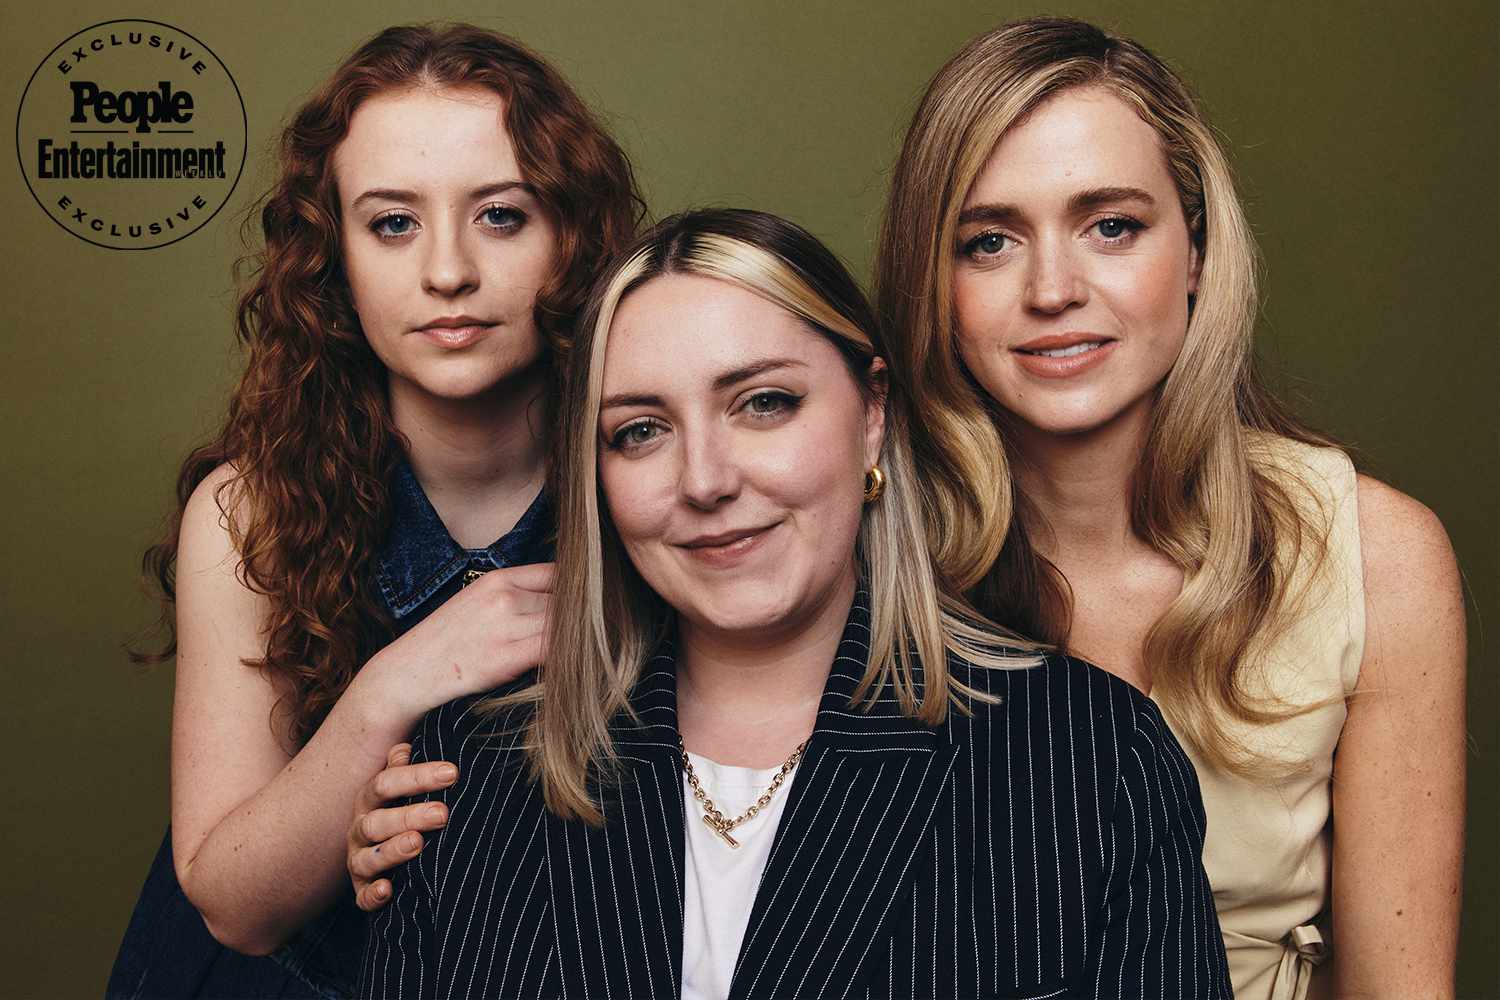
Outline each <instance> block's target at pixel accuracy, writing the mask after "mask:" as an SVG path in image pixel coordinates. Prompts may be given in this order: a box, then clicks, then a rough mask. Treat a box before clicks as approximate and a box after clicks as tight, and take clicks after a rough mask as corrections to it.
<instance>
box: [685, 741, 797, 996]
mask: <svg viewBox="0 0 1500 1000" xmlns="http://www.w3.org/2000/svg"><path fill="white" fill-rule="evenodd" d="M688 759H689V760H690V761H692V763H693V770H694V771H695V772H696V773H697V775H698V782H699V784H701V785H702V786H703V790H704V791H705V792H707V793H708V797H709V798H710V799H712V800H713V802H714V805H716V806H718V808H719V812H721V813H723V814H724V815H725V816H727V817H729V818H730V819H733V818H734V817H736V816H738V815H740V814H741V813H743V812H744V811H745V810H746V809H748V808H750V806H751V805H753V804H754V803H755V800H756V799H759V798H760V796H761V793H763V792H764V791H765V790H766V789H767V788H768V787H769V786H770V784H771V781H772V779H774V778H775V777H776V772H777V771H779V770H781V767H780V765H778V766H776V767H772V768H768V769H766V770H755V769H752V768H748V767H728V766H726V765H724V764H716V763H714V762H713V761H711V760H709V759H708V758H707V757H700V756H698V755H697V754H695V753H689V754H688ZM796 776H797V772H796V771H795V770H793V771H792V773H791V774H789V775H787V779H786V781H784V782H782V784H781V787H780V788H778V789H776V794H775V795H773V796H771V802H770V804H769V805H767V806H766V808H764V809H762V810H761V811H760V812H759V813H757V814H756V815H755V816H754V818H752V819H751V820H750V821H749V822H748V823H745V824H743V825H742V826H737V827H735V828H734V829H733V830H731V831H730V833H729V835H730V836H731V837H733V838H734V839H735V840H737V841H739V845H740V846H739V847H738V848H733V847H730V846H729V845H728V844H726V843H725V842H724V841H723V840H722V839H720V837H719V835H718V834H717V833H715V832H714V831H713V830H712V829H711V828H710V827H709V826H708V824H706V823H704V822H703V805H702V803H700V802H699V801H698V800H697V799H696V798H694V797H693V789H692V787H691V786H690V785H688V783H687V774H686V772H684V774H683V778H682V792H683V795H685V796H686V797H687V815H686V821H687V837H686V838H685V840H686V852H685V853H686V869H687V871H686V880H685V884H684V888H683V927H682V1000H724V998H725V997H727V996H728V995H729V983H730V980H731V979H732V978H733V977H734V963H735V961H736V960H737V959H738V958H739V955H740V943H741V942H742V941H743V940H744V937H745V927H746V925H747V924H749V922H750V907H751V905H752V904H754V902H755V893H756V891H757V890H759V888H760V876H761V873H762V872H764V871H765V870H766V861H767V860H768V859H769V858H770V856H771V841H772V840H773V839H775V837H776V827H777V825H778V824H780V822H781V812H782V810H783V809H784V808H785V807H786V800H787V797H788V795H789V793H790V792H791V788H792V781H793V780H794V779H795V778H796Z"/></svg>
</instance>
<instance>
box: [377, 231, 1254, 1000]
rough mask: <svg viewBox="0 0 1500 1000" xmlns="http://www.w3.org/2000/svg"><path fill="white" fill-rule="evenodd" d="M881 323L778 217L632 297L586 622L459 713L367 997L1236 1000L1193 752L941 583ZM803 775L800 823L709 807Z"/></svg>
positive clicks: (1116, 693)
mask: <svg viewBox="0 0 1500 1000" xmlns="http://www.w3.org/2000/svg"><path fill="white" fill-rule="evenodd" d="M874 329H875V326H874V323H873V322H872V320H871V317H870V313H869V310H868V307H867V306H866V305H865V303H864V300H863V298H862V296H861V294H860V292H859V290H858V288H857V286H856V285H855V284H854V282H853V281H852V279H850V278H849V276H848V274H847V272H846V271H845V270H844V269H843V267H842V265H840V264H839V263H838V261H837V260H836V259H835V258H834V257H833V256H832V255H831V254H829V253H828V251H827V250H826V249H824V248H823V247H822V246H821V244H819V243H818V242H817V241H816V240H815V239H814V238H813V237H811V236H810V235H808V234H807V233H805V232H804V231H802V230H801V229H799V228H797V227H795V226H793V225H791V224H790V223H787V222H784V221H782V220H780V219H776V218H775V217H772V216H767V215H763V214H761V213H755V212H745V211H714V212H697V213H689V214H685V215H682V216H676V217H673V218H671V219H668V220H666V221H664V222H662V223H661V224H660V225H658V226H657V227H656V228H655V229H654V230H653V231H652V232H651V233H649V234H647V235H646V236H644V237H642V239H641V240H640V241H638V243H637V244H636V245H635V247H634V248H633V250H632V251H631V252H628V253H627V254H626V255H624V257H623V258H622V259H621V261H620V262H619V263H618V264H617V265H616V266H615V267H614V268H613V269H612V270H611V271H610V272H609V273H608V274H606V275H605V276H604V277H603V278H602V279H601V281H600V283H599V285H598V286H597V287H596V289H595V292H594V295H593V297H592V298H591V304H590V307H589V309H588V310H587V313H586V315H585V320H584V323H583V325H582V326H581V328H580V334H579V339H578V342H577V344H576V345H575V354H574V356H573V357H572V358H571V359H570V366H569V376H568V379H569V381H568V386H567V388H566V391H565V392H564V402H563V414H562V418H563V449H564V451H563V454H562V456H561V460H560V462H559V465H558V469H557V472H558V476H557V481H558V500H559V511H560V525H559V537H558V573H557V583H556V589H555V591H554V593H555V595H556V597H555V602H556V603H555V605H554V606H555V607H566V608H573V609H576V611H575V613H573V614H569V615H566V616H561V615H557V616H553V618H552V619H551V621H550V623H549V634H550V642H551V645H550V650H549V656H548V660H547V663H546V666H545V667H544V668H543V669H542V671H541V673H540V676H538V675H527V676H525V677H522V678H519V679H518V680H517V681H516V682H515V683H514V684H512V685H510V686H509V687H507V688H505V689H503V690H501V691H498V692H495V693H494V694H493V695H492V696H490V697H486V698H468V699H463V700H460V701H458V702H454V703H451V704H449V705H446V706H444V707H443V708H441V709H439V710H437V711H435V712H433V713H431V714H429V715H428V716H427V718H426V719H425V720H424V722H423V724H422V726H421V728H420V730H419V732H418V733H417V735H416V737H415V738H414V740H413V760H416V761H419V762H420V761H423V760H447V761H452V762H453V763H455V764H456V765H457V767H458V770H459V773H460V778H459V780H458V781H457V782H456V783H455V784H453V785H450V786H449V787H447V788H445V789H444V790H442V791H441V792H438V793H434V794H432V795H431V796H429V797H430V798H433V799H438V800H441V801H442V802H443V803H444V804H445V806H446V808H447V809H448V812H449V821H448V823H447V825H446V827H445V828H444V829H443V830H441V831H439V832H438V833H436V834H434V835H432V836H431V837H430V839H429V840H428V842H427V844H426V846H425V848H424V850H423V852H422V853H421V854H420V855H419V856H418V857H417V858H416V859H415V860H413V861H411V862H409V863H408V864H407V865H405V866H403V867H402V868H399V869H397V870H396V871H395V872H394V873H393V882H394V887H395V889H394V895H393V898H392V900H391V902H390V905H388V906H387V907H385V908H384V909H383V910H382V911H381V912H380V913H379V914H378V915H377V916H376V917H375V919H374V921H373V923H372V926H371V934H370V940H369V946H368V949H367V953H366V956H365V962H364V971H363V975H362V981H361V994H362V995H368V996H377V997H411V998H416V997H450V996H503V997H536V998H542V997H558V996H568V997H605V998H615V997H629V998H646V997H663V998H666V997H672V998H675V997H678V996H685V997H706V996H730V997H736V998H742V997H743V998H749V997H790V996H795V997H816V996H838V997H844V996H860V997H873V996H903V997H907V996H909V997H977V996H1002V997H1032V998H1044V997H1045V998H1053V997H1065V996H1066V997H1072V996H1086V997H1128V996H1174V997H1175V996H1192V997H1227V996H1229V995H1230V991H1229V986H1228V980H1227V973H1226V968H1225V963H1224V953H1223V947H1222V943H1221V939H1220V935H1219V929H1218V924H1217V921H1216V918H1215V916H1214V911H1213V905H1212V898H1211V895H1210V892H1209V887H1208V883H1207V880H1206V879H1205V877H1204V874H1203V870H1202V866H1201V864H1200V861H1199V854H1200V852H1201V849H1202V843H1203V812H1202V804H1201V801H1200V798H1199V793H1198V785H1197V779H1196V778H1195V776H1194V774H1193V772H1192V768H1191V766H1190V765H1189V764H1188V762H1187V759H1186V757H1185V756H1184V755H1183V753H1182V750H1181V748H1180V747H1179V746H1178V744H1177V743H1176V741H1175V740H1174V739H1173V737H1172V736H1171V734H1170V733H1169V732H1168V731H1167V729H1166V727H1165V726H1164V725H1163V723H1162V719H1161V715H1160V713H1159V712H1158V711H1157V710H1156V708H1155V707H1154V706H1153V705H1152V704H1151V702H1150V701H1148V700H1147V699H1145V698H1144V697H1142V696H1141V695H1140V694H1138V693H1137V692H1136V691H1135V690H1134V689H1133V688H1131V687H1130V685H1128V684H1126V683H1124V682H1123V681H1120V680H1117V679H1115V678H1113V677H1111V676H1110V675H1108V674H1106V673H1104V672H1103V671H1100V670H1098V669H1096V668H1094V667H1091V666H1089V665H1087V664H1084V663H1082V662H1080V661H1077V660H1073V659H1069V658H1067V657H1063V656H1057V655H1052V654H1049V653H1045V652H1043V651H1040V650H1037V649H1034V648H1031V647H1028V646H1027V645H1026V644H1024V643H1021V642H1019V641H1017V640H1014V639H1006V638H1002V637H1000V636H999V635H997V634H996V632H995V630H993V629H991V630H990V631H984V630H982V629H980V628H979V627H978V625H977V624H976V621H977V619H975V618H973V617H972V616H968V615H965V614H964V613H963V612H962V610H961V608H960V606H959V605H957V604H955V603H954V602H952V601H949V600H947V599H945V598H942V597H941V596H940V594H939V591H938V589H937V587H936V585H935V582H934V576H933V572H932V570H931V568H930V565H929V564H928V561H927V556H926V550H925V546H924V544H923V542H922V540H921V535H920V531H921V522H920V511H919V510H918V508H917V506H916V496H917V493H916V488H915V486H916V484H915V477H914V467H913V463H912V460H911V457H910V454H909V452H908V450H907V445H906V439H905V435H906V430H905V426H904V419H905V418H904V416H903V411H902V409H901V406H900V405H899V402H900V401H899V400H898V399H896V398H895V397H894V391H895V390H893V389H892V387H891V386H890V385H889V384H888V382H887V379H886V377H885V370H884V363H883V361H882V360H881V355H882V353H883V352H882V351H881V349H880V345H879V343H878V342H877V341H875V340H874V339H873V338H872V331H874ZM606 343H607V344H608V352H607V353H606ZM667 358H670V359H671V364H663V363H662V362H663V360H664V359H667ZM601 499H602V501H603V503H602V504H601V502H600V501H601ZM690 761H691V762H695V763H694V766H693V767H692V769H688V763H689V762H690ZM778 763H780V764H781V765H782V766H781V767H780V769H779V778H778V780H776V781H774V782H773V783H772V784H771V786H770V788H769V790H768V792H767V793H766V794H764V795H762V796H761V798H760V799H759V800H758V801H757V802H756V808H757V810H759V811H760V812H764V813H766V814H770V815H774V816H779V820H778V821H776V822H764V823H762V824H761V825H760V826H759V827H757V826H756V822H757V820H758V819H760V818H761V817H760V816H759V815H758V814H756V815H754V816H752V818H750V819H748V820H743V823H742V821H741V819H735V820H733V821H731V820H730V819H729V817H730V816H733V815H734V813H735V812H737V811H738V807H736V808H727V807H726V808H725V809H724V810H723V813H727V814H728V816H726V815H723V814H721V813H720V812H719V811H718V809H717V807H716V806H711V805H710V803H713V802H714V801H715V796H716V795H717V796H718V798H719V799H720V800H724V799H725V798H726V796H725V791H726V790H725V788H723V787H721V786H720V785H718V784H716V783H715V781H716V779H717V778H719V777H722V776H723V775H729V774H732V773H735V772H737V771H738V770H739V769H743V768H751V769H775V768H776V766H777V764H778ZM699 770H703V771H704V773H705V775H706V776H707V779H708V780H707V781H700V779H699V777H698V771H699ZM742 803H743V800H742ZM752 812H755V811H754V810H752ZM705 816H706V817H708V819H704V817H705ZM705 827H707V828H709V829H708V832H705ZM744 858H753V859H755V860H754V862H753V864H752V865H751V866H750V870H749V875H748V878H746V877H745V876H744V868H745V866H744V864H743V859H744ZM731 872H736V873H739V874H731ZM726 942H727V943H726Z"/></svg>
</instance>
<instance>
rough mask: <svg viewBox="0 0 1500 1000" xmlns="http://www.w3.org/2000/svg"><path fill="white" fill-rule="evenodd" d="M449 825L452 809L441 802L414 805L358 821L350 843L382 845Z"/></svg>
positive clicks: (378, 812) (376, 812)
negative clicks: (408, 835) (415, 833)
mask: <svg viewBox="0 0 1500 1000" xmlns="http://www.w3.org/2000/svg"><path fill="white" fill-rule="evenodd" d="M447 822H448V807H447V806H445V805H443V803H441V802H413V803H412V804H411V805H409V806H400V807H397V808H395V809H372V810H371V811H369V812H367V813H363V814H361V815H360V816H359V818H357V819H356V820H355V821H354V826H353V829H352V830H351V831H350V832H351V834H352V836H351V837H350V840H351V842H352V843H354V844H358V845H369V844H375V845H379V844H381V843H384V842H385V841H387V840H391V839H392V838H395V837H398V836H399V835H401V834H403V833H406V832H407V831H412V830H441V829H442V828H443V826H444V825H446V824H447Z"/></svg>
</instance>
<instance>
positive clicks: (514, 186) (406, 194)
mask: <svg viewBox="0 0 1500 1000" xmlns="http://www.w3.org/2000/svg"><path fill="white" fill-rule="evenodd" d="M506 191H524V192H526V193H527V194H529V195H531V196H532V197H536V196H537V194H536V188H534V187H532V186H531V185H530V184H527V183H526V182H525V181H496V182H495V183H494V184H486V185H484V186H483V187H477V188H475V189H474V190H472V191H470V192H469V200H470V201H475V200H477V199H479V198H488V197H490V196H491V195H497V194H504V193H505V192H506ZM421 200H422V198H421V195H419V194H417V192H415V191H408V190H406V189H404V188H371V189H370V190H368V191H366V192H365V193H364V194H362V195H360V196H359V197H358V198H355V199H354V201H353V202H351V203H350V205H349V207H350V208H358V207H359V206H360V204H361V203H362V202H366V201H421Z"/></svg>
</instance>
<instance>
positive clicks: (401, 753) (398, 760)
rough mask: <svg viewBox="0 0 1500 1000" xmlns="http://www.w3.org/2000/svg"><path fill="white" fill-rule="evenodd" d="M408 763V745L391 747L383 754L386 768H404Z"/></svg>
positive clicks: (409, 758)
mask: <svg viewBox="0 0 1500 1000" xmlns="http://www.w3.org/2000/svg"><path fill="white" fill-rule="evenodd" d="M410 763H411V744H410V743H397V744H396V745H395V746H393V747H391V748H390V749H389V750H387V751H386V754H385V766H386V767H405V766H406V765H407V764H410Z"/></svg>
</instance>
